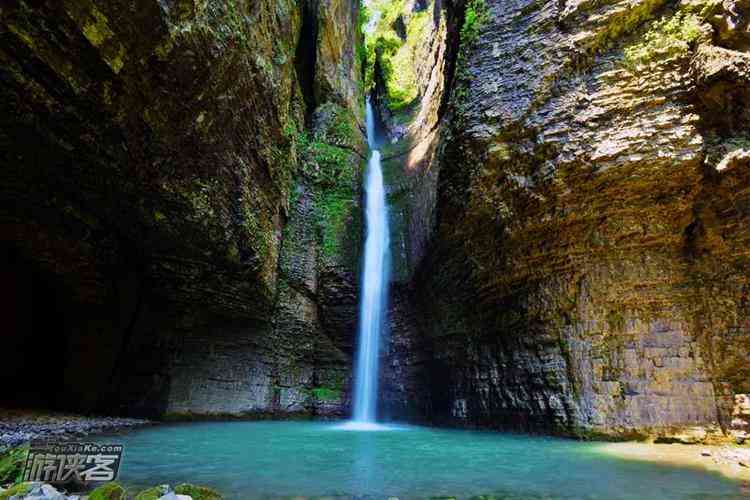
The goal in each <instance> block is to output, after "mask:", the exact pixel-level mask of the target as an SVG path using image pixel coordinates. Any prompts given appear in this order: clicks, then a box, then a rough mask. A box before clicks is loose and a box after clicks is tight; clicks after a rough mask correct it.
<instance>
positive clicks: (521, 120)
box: [385, 1, 750, 439]
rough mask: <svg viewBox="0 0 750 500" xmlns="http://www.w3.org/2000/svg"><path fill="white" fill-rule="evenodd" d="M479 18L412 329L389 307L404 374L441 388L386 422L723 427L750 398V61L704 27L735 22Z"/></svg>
mask: <svg viewBox="0 0 750 500" xmlns="http://www.w3.org/2000/svg"><path fill="white" fill-rule="evenodd" d="M443 8H447V9H449V10H450V9H455V8H456V7H455V6H450V5H448V6H444V7H443ZM467 8H469V9H473V10H474V12H475V13H477V15H476V16H475V17H474V18H473V19H475V20H476V19H478V20H479V21H477V22H476V24H474V25H472V26H467V25H466V24H465V25H464V29H463V30H462V31H461V33H462V35H463V39H462V40H461V51H460V53H459V56H458V61H457V69H456V78H455V82H454V83H453V84H452V87H451V88H450V91H451V104H450V107H449V108H448V113H447V114H446V115H445V116H444V117H443V125H442V132H441V143H440V145H439V147H438V150H437V151H438V160H437V162H433V163H431V164H428V165H430V166H429V170H427V169H425V168H424V167H423V168H422V169H421V171H422V172H427V171H430V172H431V173H432V174H434V173H435V171H436V170H438V171H439V174H438V182H437V202H436V205H435V206H436V209H435V215H434V216H430V217H429V218H428V219H427V220H437V228H436V230H435V231H434V232H433V233H432V238H431V244H430V246H429V247H428V251H427V252H426V257H425V258H424V259H423V260H422V261H421V264H420V265H419V268H418V271H417V273H416V276H415V278H414V280H413V283H412V285H411V288H412V293H411V296H412V298H410V299H409V300H410V301H412V302H413V303H415V304H416V305H415V306H414V307H415V308H416V312H414V311H412V312H410V313H409V314H408V315H407V317H409V318H416V319H415V320H413V321H411V323H412V324H416V326H410V327H404V326H403V325H404V324H405V322H404V320H403V318H404V315H403V314H399V310H398V308H396V309H395V310H394V311H392V314H393V316H392V321H393V324H394V328H393V329H392V330H393V341H392V345H393V348H392V350H391V352H392V353H393V354H392V355H393V356H395V358H396V359H395V360H394V359H390V358H388V360H387V364H386V371H388V370H389V369H390V370H395V368H392V367H394V366H395V367H397V369H398V373H412V372H414V371H415V370H416V371H417V373H419V370H426V371H427V372H429V374H430V375H431V377H430V375H427V376H425V375H424V374H418V375H414V377H413V378H412V380H411V382H410V381H406V382H402V387H409V384H410V383H413V384H416V385H417V386H418V387H420V388H419V389H414V390H412V391H409V390H404V391H401V393H400V396H394V394H398V393H399V391H395V392H391V393H390V394H387V395H386V396H387V399H389V401H388V405H387V406H389V407H399V408H402V411H403V412H404V413H405V414H409V415H412V414H418V415H421V416H422V418H427V419H431V420H432V421H439V422H448V423H454V424H461V425H483V426H489V427H500V428H521V429H534V430H546V431H551V432H562V433H566V434H587V435H588V434H601V435H608V436H620V437H627V436H639V435H655V436H662V437H663V438H665V439H666V436H674V435H678V434H679V433H680V431H679V429H683V428H691V427H694V426H699V427H701V428H702V429H704V430H703V431H702V432H703V435H706V430H707V431H708V437H709V438H710V437H711V435H712V433H713V434H716V435H718V434H720V429H724V430H727V429H728V428H729V425H730V421H731V415H732V405H733V403H732V401H733V394H735V393H743V394H744V393H746V391H747V380H750V378H748V376H750V372H748V367H749V366H750V364H748V362H747V360H748V359H750V323H748V322H747V313H748V290H749V289H750V288H749V287H750V282H749V281H748V280H749V278H748V277H749V276H750V268H749V267H748V256H747V251H746V248H747V245H748V240H749V238H750V223H749V222H750V221H748V215H749V214H750V212H748V202H749V201H750V199H749V198H748V194H749V193H750V190H749V189H748V188H749V187H750V177H748V170H747V168H746V166H747V157H746V151H747V148H748V146H747V145H748V144H750V142H749V141H748V139H749V138H748V135H747V124H748V121H747V120H748V116H750V114H748V113H749V110H750V107H748V105H749V104H750V100H748V95H747V90H746V89H747V75H746V73H747V69H746V68H747V63H746V60H747V57H748V54H747V53H745V52H742V51H741V50H744V48H743V47H740V44H739V42H737V43H734V41H733V42H732V43H733V44H730V43H728V42H726V43H725V40H729V39H728V38H727V37H725V36H723V35H720V33H719V31H717V30H716V29H714V28H712V26H711V24H710V23H709V22H708V21H709V20H710V21H711V22H712V23H716V22H718V21H717V19H718V18H721V17H722V16H724V17H726V16H729V15H730V14H731V15H737V14H736V13H737V12H739V11H738V10H737V9H734V10H731V9H730V10H731V12H733V13H734V14H732V13H731V12H730V10H727V6H726V5H724V6H722V5H719V4H718V3H711V4H708V3H695V2H692V3H683V4H667V3H663V2H635V3H633V2H629V3H625V2H617V1H611V2H605V3H595V4H591V3H588V2H567V3H566V2H562V3H561V2H525V1H520V2H515V3H510V4H509V3H508V2H496V1H487V2H469V7H467ZM467 19H468V16H467ZM732 22H733V23H735V25H739V24H737V21H736V20H735V21H732ZM740 24H741V23H740ZM732 40H735V39H734V38H732ZM422 106H426V104H425V102H424V101H423V103H422ZM405 171H406V169H405ZM427 230H428V231H429V227H428V228H427ZM424 231H425V228H424V227H420V226H419V224H418V223H417V224H415V225H413V226H411V227H408V228H407V236H406V238H411V239H414V237H415V236H416V235H420V234H423V232H424ZM389 367H391V368H389ZM385 377H386V378H388V375H387V374H386V375H385ZM425 380H427V381H428V382H427V384H429V385H425V382H424V381H425ZM420 384H421V385H420ZM436 386H437V388H436ZM426 395H429V396H428V398H427V400H426V401H425V396H426ZM394 398H395V399H396V401H395V402H394V401H393V400H394ZM425 409H429V411H426V410H425Z"/></svg>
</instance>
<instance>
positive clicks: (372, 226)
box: [352, 98, 389, 426]
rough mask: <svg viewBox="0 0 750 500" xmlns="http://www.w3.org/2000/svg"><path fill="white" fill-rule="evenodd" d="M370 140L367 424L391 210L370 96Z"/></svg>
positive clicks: (363, 378)
mask: <svg viewBox="0 0 750 500" xmlns="http://www.w3.org/2000/svg"><path fill="white" fill-rule="evenodd" d="M366 118H367V143H368V145H369V146H370V150H371V156H370V161H369V163H368V165H367V171H366V173H365V175H366V178H365V193H366V196H365V215H366V227H367V239H366V241H365V256H364V269H363V271H362V282H361V286H362V292H361V303H360V311H359V313H360V316H359V335H358V347H357V364H356V373H355V379H354V382H355V386H354V411H353V415H352V417H353V423H355V424H360V425H364V426H367V424H374V423H375V421H376V405H377V393H378V354H379V352H378V351H379V346H380V335H381V330H382V326H383V320H384V319H385V312H384V309H385V305H386V301H387V294H388V242H389V235H388V209H387V206H386V201H385V187H384V185H383V171H382V168H381V165H380V151H378V150H377V149H376V147H377V139H376V134H375V115H374V112H373V108H372V104H371V103H370V99H369V98H368V100H367V105H366Z"/></svg>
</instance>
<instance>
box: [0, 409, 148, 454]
mask: <svg viewBox="0 0 750 500" xmlns="http://www.w3.org/2000/svg"><path fill="white" fill-rule="evenodd" d="M153 424H154V422H152V421H150V420H146V419H139V418H125V417H108V416H84V415H74V414H67V413H41V412H37V411H30V410H3V409H0V451H3V450H6V449H9V448H13V447H16V446H19V445H21V444H24V443H28V442H30V441H47V440H53V439H54V440H68V439H73V438H81V437H83V436H88V435H91V434H99V433H102V432H112V431H118V430H123V429H132V428H134V427H139V426H143V425H153Z"/></svg>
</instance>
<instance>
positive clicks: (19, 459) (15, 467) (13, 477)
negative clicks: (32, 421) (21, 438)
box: [0, 445, 29, 485]
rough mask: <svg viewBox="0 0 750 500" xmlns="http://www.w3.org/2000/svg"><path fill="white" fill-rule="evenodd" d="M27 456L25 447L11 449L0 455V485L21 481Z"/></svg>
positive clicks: (27, 452)
mask: <svg viewBox="0 0 750 500" xmlns="http://www.w3.org/2000/svg"><path fill="white" fill-rule="evenodd" d="M28 454H29V447H28V446H25V445H24V446H18V447H17V448H11V449H10V450H7V451H5V452H3V453H2V454H0V485H1V484H7V483H15V482H17V481H20V480H21V474H23V467H24V464H25V463H26V456H27V455H28Z"/></svg>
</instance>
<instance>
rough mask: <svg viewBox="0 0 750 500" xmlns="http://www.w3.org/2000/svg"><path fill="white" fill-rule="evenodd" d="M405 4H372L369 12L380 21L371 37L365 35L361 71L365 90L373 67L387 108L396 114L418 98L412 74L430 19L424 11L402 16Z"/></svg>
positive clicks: (389, 0)
mask: <svg viewBox="0 0 750 500" xmlns="http://www.w3.org/2000/svg"><path fill="white" fill-rule="evenodd" d="M405 3H406V2H405V0H381V1H378V2H375V4H374V5H373V7H372V10H373V11H379V12H380V13H381V14H380V18H379V20H378V23H377V25H376V26H375V29H374V30H373V31H372V33H368V34H366V38H365V40H366V41H365V52H366V58H367V63H368V65H367V66H366V71H365V88H370V87H372V85H373V84H374V74H373V71H374V65H375V61H376V59H377V62H378V63H379V65H380V68H381V70H382V77H383V80H384V81H385V86H386V93H387V95H386V97H387V101H388V107H389V108H390V109H391V111H399V110H402V109H404V108H406V107H408V106H409V105H410V104H412V103H413V102H414V101H415V99H416V98H417V97H418V93H419V92H418V85H417V81H416V75H415V74H414V66H415V61H416V60H417V58H418V54H417V52H418V50H419V47H420V43H421V42H422V41H423V40H424V37H425V36H426V35H427V33H428V32H429V23H430V20H431V15H430V13H429V12H428V11H422V12H414V13H411V14H409V15H408V16H406V15H404V14H405V13H404V6H405ZM399 22H403V23H404V25H405V28H406V37H405V39H402V38H401V37H400V36H399V34H398V33H397V32H396V29H395V26H397V24H398V23H399Z"/></svg>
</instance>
